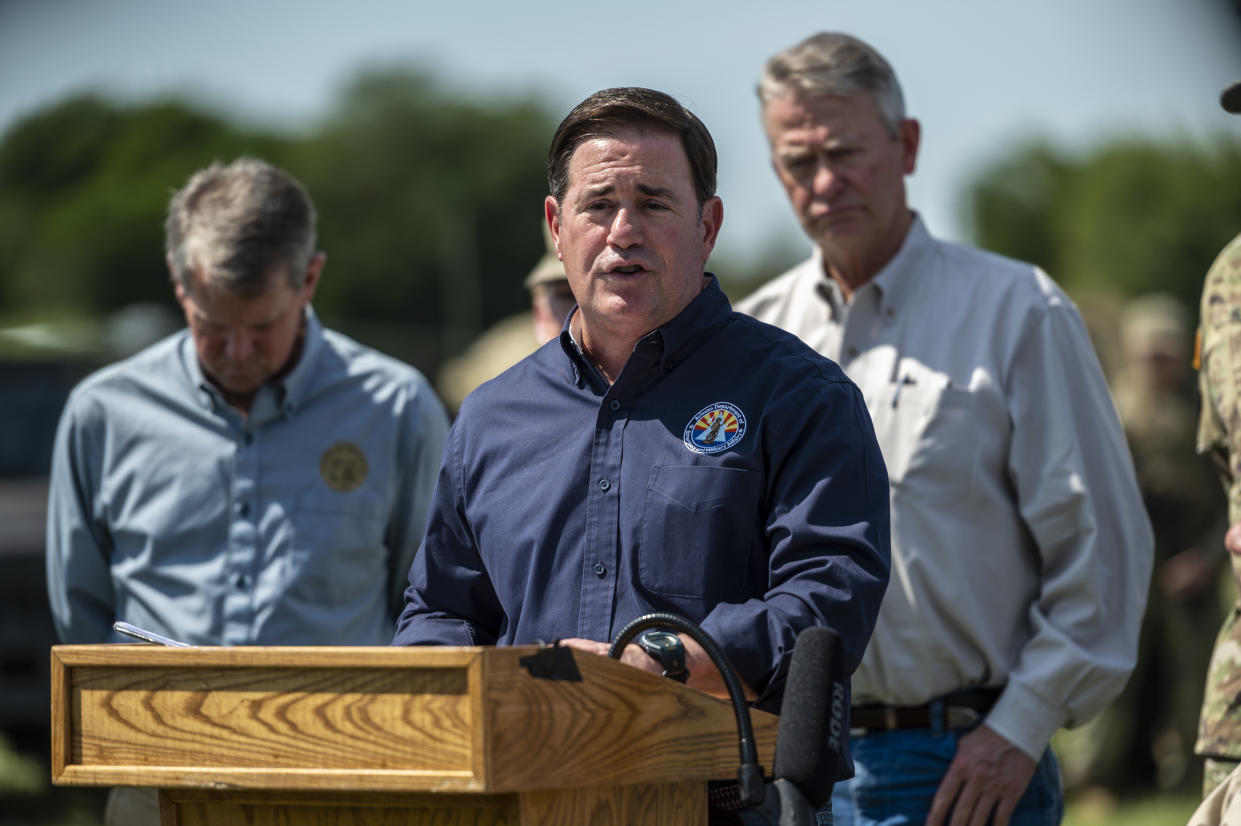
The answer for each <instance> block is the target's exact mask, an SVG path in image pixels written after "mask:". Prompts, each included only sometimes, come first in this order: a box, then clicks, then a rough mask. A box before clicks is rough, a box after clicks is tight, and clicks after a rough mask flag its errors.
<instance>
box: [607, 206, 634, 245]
mask: <svg viewBox="0 0 1241 826" xmlns="http://www.w3.org/2000/svg"><path fill="white" fill-rule="evenodd" d="M608 243H609V244H611V245H612V246H614V247H620V248H621V249H625V248H627V247H634V246H637V245H639V244H641V243H642V227H641V225H640V222H639V221H638V215H637V213H636V212H635V211H634V210H633V209H632V208H630V207H621V208H620V209H618V210H616V216H615V217H614V218H612V226H611V227H610V228H609V231H608Z"/></svg>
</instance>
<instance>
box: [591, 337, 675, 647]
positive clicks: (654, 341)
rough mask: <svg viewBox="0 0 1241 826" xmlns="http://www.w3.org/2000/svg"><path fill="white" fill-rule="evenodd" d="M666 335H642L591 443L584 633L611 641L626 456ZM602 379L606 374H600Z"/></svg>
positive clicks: (607, 397) (603, 403)
mask: <svg viewBox="0 0 1241 826" xmlns="http://www.w3.org/2000/svg"><path fill="white" fill-rule="evenodd" d="M663 351H664V347H663V339H662V337H661V336H660V335H659V333H658V332H655V333H652V334H650V335H648V336H646V337H645V338H643V339H641V340H639V342H638V344H637V345H636V346H635V347H634V351H633V353H632V355H631V356H630V357H629V361H628V362H626V364H625V367H624V369H623V370H622V371H621V374H620V376H618V377H617V380H616V382H615V383H614V384H612V385H611V386H610V387H608V388H607V390H606V392H605V393H604V394H603V398H602V399H601V400H600V403H599V412H598V416H597V418H596V420H595V437H594V442H593V444H592V446H591V457H590V479H591V486H590V490H589V492H588V494H587V496H588V504H587V509H586V550H585V554H584V555H583V557H582V575H581V582H582V589H581V601H580V603H579V606H580V607H579V610H578V634H579V635H580V636H581V637H583V638H584V639H589V640H605V641H606V640H610V639H612V636H613V634H614V632H615V631H617V630H619V629H617V628H614V627H613V626H614V625H615V622H614V620H615V617H616V598H617V592H616V588H617V578H616V577H617V572H618V571H619V570H620V567H621V546H620V535H621V531H620V519H621V510H620V509H621V484H620V482H621V460H622V456H623V446H624V437H625V426H626V425H627V424H628V421H629V412H630V408H631V407H632V405H633V401H634V399H636V398H637V397H638V396H639V395H640V394H641V393H642V392H643V391H644V390H645V389H646V388H647V387H648V386H650V385H651V384H652V383H653V382H655V381H658V380H659V378H660V375H661V374H660V361H661V359H662V357H663ZM595 378H596V379H597V380H599V382H600V384H603V383H602V380H601V377H599V376H598V375H597V374H596V376H595Z"/></svg>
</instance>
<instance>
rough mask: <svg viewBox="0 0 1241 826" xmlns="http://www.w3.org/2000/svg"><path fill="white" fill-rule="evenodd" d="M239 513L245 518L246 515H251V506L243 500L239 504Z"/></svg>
mask: <svg viewBox="0 0 1241 826" xmlns="http://www.w3.org/2000/svg"><path fill="white" fill-rule="evenodd" d="M237 513H239V514H240V515H241V516H242V518H243V519H244V518H245V517H247V516H249V515H250V506H249V505H248V504H246V503H245V502H242V503H241V504H240V505H238V506H237Z"/></svg>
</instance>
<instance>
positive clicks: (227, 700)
mask: <svg viewBox="0 0 1241 826" xmlns="http://www.w3.org/2000/svg"><path fill="white" fill-rule="evenodd" d="M752 717H753V722H754V732H755V739H756V741H757V743H758V748H759V756H760V760H761V762H762V764H763V766H764V767H765V768H766V769H767V770H768V771H770V769H771V760H772V753H773V750H774V746H775V739H776V729H777V722H778V718H777V717H775V716H774V715H771V714H766V713H763V712H759V711H754V712H752ZM738 762H739V759H738V747H737V734H736V721H735V717H734V715H733V712H732V707H731V705H730V704H728V703H727V702H724V701H722V700H717V699H715V698H713V697H710V696H708V695H706V694H703V693H701V692H699V691H695V690H693V689H690V688H686V687H685V686H683V685H681V684H679V683H676V682H673V681H672V680H667V679H664V678H662V677H657V676H655V675H652V674H648V673H646V672H643V671H640V670H638V669H635V668H631V667H629V666H626V665H622V664H621V663H619V662H616V661H614V660H609V659H607V658H604V657H596V656H593V655H590V654H584V653H581V652H574V651H571V650H570V649H567V648H556V649H552V648H537V647H533V646H530V647H513V648H310V647H270V648H265V647H242V648H205V647H204V648H164V647H159V646H152V645H143V644H125V645H69V646H65V645H62V646H56V647H54V648H52V780H53V782H55V783H56V784H59V785H82V786H147V787H155V788H159V789H160V790H161V792H160V814H161V818H162V820H163V823H164V824H165V826H174V825H175V826H198V824H247V825H248V826H301V824H313V825H314V826H331V825H332V824H350V826H372V824H375V825H376V826H378V824H382V825H383V826H407V825H408V826H413V825H414V824H418V825H419V826H421V825H422V824H427V825H428V826H429V825H430V824H434V826H466V825H467V824H468V825H469V826H489V825H490V824H540V825H541V826H550V825H551V824H564V825H565V826H585V825H586V824H590V826H606V824H615V826H622V824H623V825H624V826H631V824H644V825H646V826H672V824H696V826H705V824H706V822H707V802H706V781H707V780H708V779H731V778H735V777H736V772H737V764H738Z"/></svg>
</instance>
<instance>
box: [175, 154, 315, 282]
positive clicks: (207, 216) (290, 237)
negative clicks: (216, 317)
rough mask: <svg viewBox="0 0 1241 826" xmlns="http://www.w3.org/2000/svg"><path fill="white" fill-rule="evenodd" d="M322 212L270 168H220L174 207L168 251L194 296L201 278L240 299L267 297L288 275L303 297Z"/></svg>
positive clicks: (239, 164) (256, 164)
mask: <svg viewBox="0 0 1241 826" xmlns="http://www.w3.org/2000/svg"><path fill="white" fill-rule="evenodd" d="M315 220H316V216H315V207H314V204H312V203H311V201H310V196H309V195H308V194H307V193H306V189H305V187H303V186H302V185H301V184H300V183H298V181H297V180H296V179H295V178H293V176H291V175H289V174H288V173H287V172H285V171H283V170H281V169H278V168H276V167H274V166H272V165H271V164H269V163H267V162H266V161H261V160H258V159H255V158H244V157H243V158H238V159H237V160H235V161H233V162H232V163H230V164H228V165H227V166H226V165H223V164H220V163H214V164H212V165H211V166H209V167H207V168H206V169H202V170H200V171H198V172H196V173H194V175H193V176H192V177H191V178H190V180H189V182H188V183H187V184H186V185H185V187H184V188H182V189H181V190H180V191H178V192H177V193H175V194H174V195H173V196H172V200H171V202H169V204H168V219H167V221H166V222H165V224H164V234H165V248H166V250H167V252H168V257H169V260H170V261H171V264H172V271H173V275H174V276H175V277H176V279H177V281H178V282H179V283H180V284H181V286H182V288H183V289H184V290H185V291H186V292H187V293H188V292H189V291H190V284H191V274H192V273H193V272H194V271H195V270H198V271H200V272H202V273H203V275H204V276H205V277H210V278H212V279H213V280H214V281H216V282H218V283H220V284H221V285H222V286H224V287H225V288H226V289H228V290H229V291H231V292H233V293H235V294H237V295H246V296H253V295H260V294H262V293H264V292H266V291H267V290H268V289H269V288H271V287H272V286H273V285H272V283H271V278H272V275H273V273H274V272H275V271H276V270H277V268H278V267H279V268H283V269H284V271H285V276H286V278H287V279H288V282H289V284H290V286H292V287H293V288H294V289H297V290H300V289H301V287H302V285H303V283H305V279H306V270H307V268H308V267H309V265H310V259H311V258H312V257H313V256H314V254H315Z"/></svg>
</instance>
